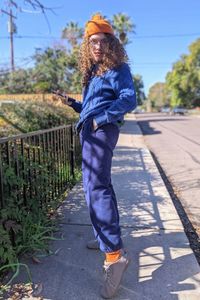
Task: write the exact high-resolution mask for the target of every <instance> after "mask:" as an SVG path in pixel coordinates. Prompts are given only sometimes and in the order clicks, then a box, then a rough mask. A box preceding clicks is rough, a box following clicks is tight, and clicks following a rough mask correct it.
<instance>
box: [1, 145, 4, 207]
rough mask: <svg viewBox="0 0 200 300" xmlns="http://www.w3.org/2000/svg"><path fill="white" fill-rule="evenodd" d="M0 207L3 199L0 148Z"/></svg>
mask: <svg viewBox="0 0 200 300" xmlns="http://www.w3.org/2000/svg"><path fill="white" fill-rule="evenodd" d="M0 207H1V208H3V207H4V199H3V164H2V160H1V149H0Z"/></svg>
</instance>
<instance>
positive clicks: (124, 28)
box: [111, 13, 135, 45]
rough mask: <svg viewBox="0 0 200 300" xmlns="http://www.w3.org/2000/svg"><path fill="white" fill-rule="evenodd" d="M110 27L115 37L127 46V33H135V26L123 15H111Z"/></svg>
mask: <svg viewBox="0 0 200 300" xmlns="http://www.w3.org/2000/svg"><path fill="white" fill-rule="evenodd" d="M111 22H112V25H113V28H114V31H115V34H116V36H117V37H118V38H119V39H120V41H121V43H122V44H123V45H126V44H128V43H129V42H130V41H129V39H128V36H127V35H128V33H129V32H130V33H135V31H134V28H135V25H134V24H133V22H132V21H131V19H130V17H129V16H127V15H126V14H123V13H118V14H116V15H113V19H112V21H111Z"/></svg>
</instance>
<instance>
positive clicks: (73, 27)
mask: <svg viewBox="0 0 200 300" xmlns="http://www.w3.org/2000/svg"><path fill="white" fill-rule="evenodd" d="M82 36H83V29H82V28H80V27H79V26H78V23H75V22H69V23H67V25H66V27H65V28H64V29H63V30H62V36H61V37H62V38H63V39H66V40H68V42H69V43H70V44H71V45H72V48H74V47H76V46H77V45H78V41H79V39H81V38H82Z"/></svg>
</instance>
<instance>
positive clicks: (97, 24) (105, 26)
mask: <svg viewBox="0 0 200 300" xmlns="http://www.w3.org/2000/svg"><path fill="white" fill-rule="evenodd" d="M100 32H102V33H110V34H113V35H114V31H113V28H112V26H111V24H110V23H109V22H108V21H107V20H105V19H104V18H103V17H102V16H101V15H99V14H97V15H94V16H93V17H92V19H91V20H90V21H88V22H87V24H86V26H85V36H86V37H89V36H91V35H93V34H96V33H100Z"/></svg>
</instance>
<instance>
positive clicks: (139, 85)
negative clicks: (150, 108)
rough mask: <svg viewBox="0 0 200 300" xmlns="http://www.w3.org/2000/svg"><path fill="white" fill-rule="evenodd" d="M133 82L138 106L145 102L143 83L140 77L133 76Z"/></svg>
mask: <svg viewBox="0 0 200 300" xmlns="http://www.w3.org/2000/svg"><path fill="white" fill-rule="evenodd" d="M133 81H134V85H135V91H136V97H137V102H138V105H142V104H143V102H144V100H145V93H144V83H143V80H142V76H141V75H138V74H136V75H133Z"/></svg>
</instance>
